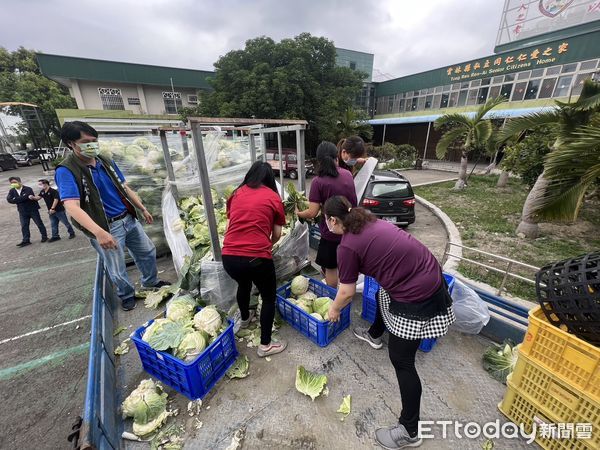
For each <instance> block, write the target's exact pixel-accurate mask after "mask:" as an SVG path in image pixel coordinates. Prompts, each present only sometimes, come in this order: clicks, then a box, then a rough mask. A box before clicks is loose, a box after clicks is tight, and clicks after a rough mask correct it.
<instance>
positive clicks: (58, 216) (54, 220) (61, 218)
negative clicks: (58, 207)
mask: <svg viewBox="0 0 600 450" xmlns="http://www.w3.org/2000/svg"><path fill="white" fill-rule="evenodd" d="M48 216H50V226H51V227H52V237H53V238H57V237H60V235H59V233H58V222H61V223H62V224H63V225H64V226H65V227H67V231H68V232H69V236H72V235H74V234H75V231H74V230H73V227H72V226H71V224H70V223H69V219H68V218H67V213H66V212H65V211H64V210H63V211H56V212H55V213H54V214H48Z"/></svg>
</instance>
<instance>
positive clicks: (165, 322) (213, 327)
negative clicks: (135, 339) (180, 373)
mask: <svg viewBox="0 0 600 450" xmlns="http://www.w3.org/2000/svg"><path fill="white" fill-rule="evenodd" d="M197 306H198V305H197V302H196V300H195V299H194V298H193V297H192V296H190V295H184V296H181V297H177V298H174V299H173V300H171V301H170V302H169V303H168V304H167V310H166V313H165V317H164V318H160V319H156V320H155V321H154V322H152V323H151V324H150V325H149V326H148V327H147V328H146V330H145V331H144V334H143V335H142V340H143V341H145V342H147V343H148V345H150V347H152V348H153V349H154V350H157V351H165V352H169V353H171V354H172V355H173V356H175V357H176V358H178V359H181V360H183V361H185V362H191V361H194V360H195V359H196V358H197V357H198V356H199V355H200V354H201V353H202V351H204V349H205V348H206V347H208V346H209V345H210V344H211V343H212V342H213V341H215V339H217V338H218V337H219V336H220V335H221V333H223V332H224V331H225V330H226V329H227V326H228V321H227V315H226V314H225V313H223V312H221V311H219V310H217V308H216V307H215V306H214V305H209V306H206V307H205V308H203V309H201V310H200V311H198V312H195V311H196V308H197Z"/></svg>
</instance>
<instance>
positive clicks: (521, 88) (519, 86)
mask: <svg viewBox="0 0 600 450" xmlns="http://www.w3.org/2000/svg"><path fill="white" fill-rule="evenodd" d="M526 89H527V82H523V83H516V84H515V89H514V91H513V95H512V101H513V102H514V101H520V100H523V97H524V96H525V90H526Z"/></svg>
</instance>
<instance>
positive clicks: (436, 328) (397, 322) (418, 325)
mask: <svg viewBox="0 0 600 450" xmlns="http://www.w3.org/2000/svg"><path fill="white" fill-rule="evenodd" d="M377 300H378V302H379V308H381V316H382V317H383V323H385V327H386V328H387V330H388V331H389V332H390V333H392V334H393V335H394V336H398V337H399V338H403V339H430V338H436V337H440V336H443V335H445V334H446V333H447V332H448V327H449V326H450V324H452V323H453V322H454V321H455V320H456V318H455V317H454V311H453V310H452V307H449V308H448V310H447V311H446V312H445V313H441V314H438V315H437V316H434V317H432V318H431V319H429V320H411V319H406V318H404V317H400V316H396V315H394V314H392V313H391V312H390V302H392V301H393V300H392V299H391V297H390V295H389V294H388V293H387V292H386V290H385V289H383V288H381V287H380V288H379V291H378V292H377Z"/></svg>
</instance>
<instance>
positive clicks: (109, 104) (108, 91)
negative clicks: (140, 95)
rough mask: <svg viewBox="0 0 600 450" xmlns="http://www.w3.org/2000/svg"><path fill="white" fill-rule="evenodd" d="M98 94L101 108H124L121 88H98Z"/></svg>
mask: <svg viewBox="0 0 600 450" xmlns="http://www.w3.org/2000/svg"><path fill="white" fill-rule="evenodd" d="M98 94H99V95H100V100H101V101H102V109H111V110H113V109H125V105H123V97H122V96H121V89H114V88H98Z"/></svg>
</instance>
